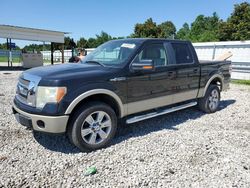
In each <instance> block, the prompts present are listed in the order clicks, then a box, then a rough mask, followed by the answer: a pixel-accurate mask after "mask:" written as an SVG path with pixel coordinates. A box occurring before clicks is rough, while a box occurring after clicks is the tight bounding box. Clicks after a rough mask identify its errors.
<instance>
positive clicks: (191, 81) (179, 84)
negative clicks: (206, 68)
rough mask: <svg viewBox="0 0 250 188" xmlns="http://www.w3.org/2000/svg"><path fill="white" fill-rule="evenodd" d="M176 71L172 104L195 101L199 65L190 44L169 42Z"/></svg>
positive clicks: (197, 88)
mask: <svg viewBox="0 0 250 188" xmlns="http://www.w3.org/2000/svg"><path fill="white" fill-rule="evenodd" d="M171 47H172V54H173V55H174V62H173V63H174V64H175V65H173V66H174V67H175V68H176V69H175V70H176V72H175V73H176V77H175V79H174V80H175V87H174V93H175V94H174V99H173V100H174V103H178V102H183V101H186V100H190V99H195V98H196V97H197V93H198V90H199V81H200V80H199V79H200V65H199V63H198V61H197V59H196V58H195V55H194V54H193V53H192V50H193V51H194V49H192V46H191V44H188V43H187V42H181V41H178V42H171Z"/></svg>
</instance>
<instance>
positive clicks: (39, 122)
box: [12, 104, 69, 133]
mask: <svg viewBox="0 0 250 188" xmlns="http://www.w3.org/2000/svg"><path fill="white" fill-rule="evenodd" d="M12 109H13V113H14V115H15V117H16V120H17V121H18V122H19V123H20V124H22V125H24V126H27V127H31V128H32V129H33V130H35V131H40V132H47V133H64V132H66V127H67V123H68V119H69V116H67V115H64V116H42V115H37V114H30V113H27V112H24V111H22V110H20V109H19V108H17V107H16V105H15V104H13V107H12Z"/></svg>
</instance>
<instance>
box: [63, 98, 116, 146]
mask: <svg viewBox="0 0 250 188" xmlns="http://www.w3.org/2000/svg"><path fill="white" fill-rule="evenodd" d="M116 129H117V117H116V114H115V112H114V110H113V109H112V108H111V107H110V106H108V105H106V104H105V103H101V102H92V103H89V104H86V105H85V106H84V107H82V108H80V109H79V110H78V111H77V112H76V113H75V114H74V116H73V118H72V119H71V121H70V125H69V128H68V131H67V133H68V137H69V139H70V141H71V142H72V143H73V144H74V145H76V146H77V147H78V148H79V149H80V150H81V151H92V150H96V149H100V148H103V147H105V146H107V145H108V144H109V143H110V141H111V140H112V138H113V137H114V135H115V133H116Z"/></svg>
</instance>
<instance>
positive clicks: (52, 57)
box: [50, 42, 54, 65]
mask: <svg viewBox="0 0 250 188" xmlns="http://www.w3.org/2000/svg"><path fill="white" fill-rule="evenodd" d="M50 50H51V53H50V59H51V65H53V64H54V56H53V53H54V43H53V42H51V45H50Z"/></svg>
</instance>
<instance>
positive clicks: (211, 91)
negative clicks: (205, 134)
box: [198, 85, 220, 113]
mask: <svg viewBox="0 0 250 188" xmlns="http://www.w3.org/2000/svg"><path fill="white" fill-rule="evenodd" d="M219 103H220V90H219V88H218V86H216V85H210V86H209V87H208V89H207V92H206V94H205V96H204V97H203V98H200V99H199V100H198V104H199V108H200V109H201V110H202V111H203V112H206V113H214V112H216V111H217V109H218V107H219Z"/></svg>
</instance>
